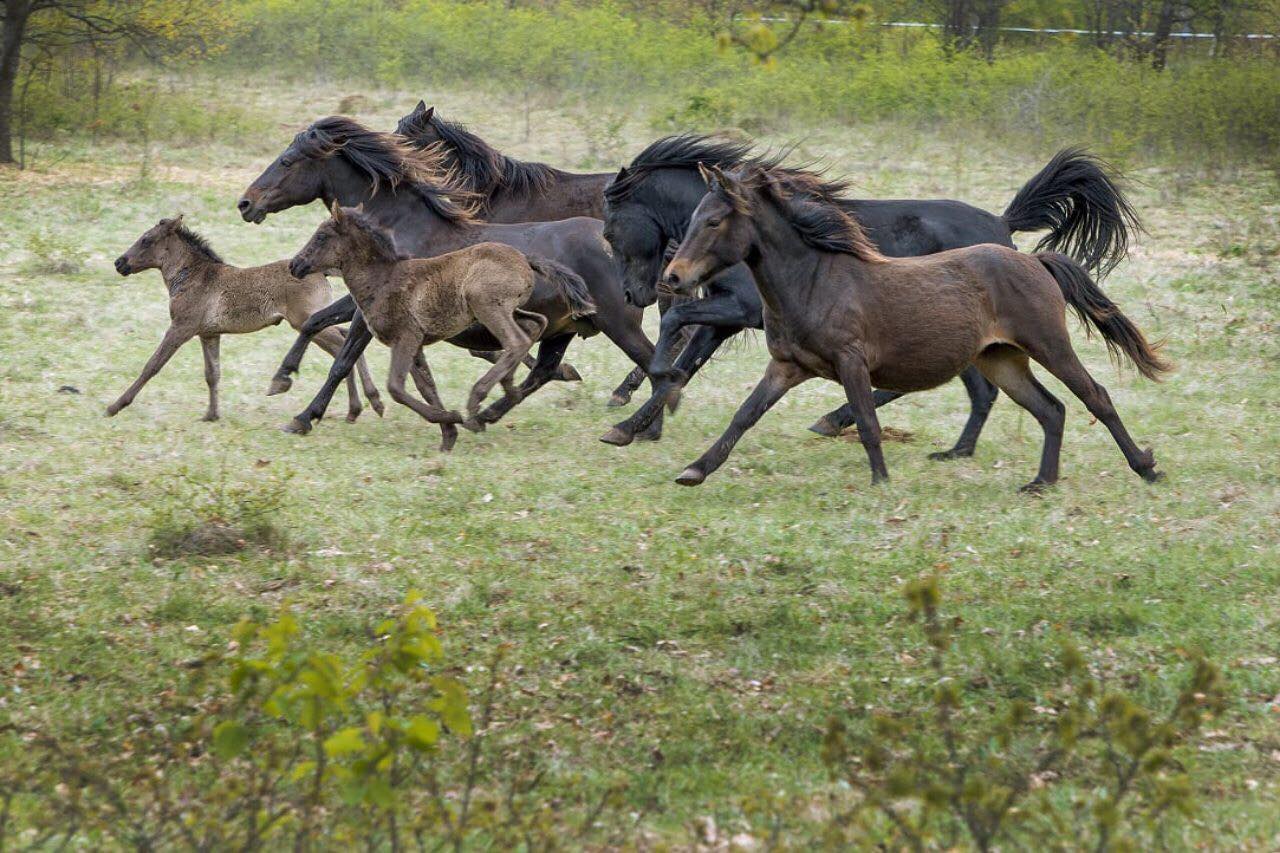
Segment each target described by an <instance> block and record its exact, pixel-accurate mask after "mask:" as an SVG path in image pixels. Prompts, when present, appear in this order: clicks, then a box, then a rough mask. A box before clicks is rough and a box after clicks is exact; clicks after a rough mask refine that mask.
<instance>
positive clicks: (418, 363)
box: [409, 348, 458, 453]
mask: <svg viewBox="0 0 1280 853" xmlns="http://www.w3.org/2000/svg"><path fill="white" fill-rule="evenodd" d="M409 375H410V376H412V377H413V384H414V385H415V386H417V388H418V393H419V394H421V395H422V399H424V400H426V401H427V404H428V405H431V406H435V407H437V408H440V409H443V408H444V401H443V400H442V399H441V398H440V392H439V391H437V390H436V378H435V377H434V376H432V375H431V367H430V366H429V365H428V364H427V358H426V356H424V355H423V354H422V349H421V348H419V349H418V351H417V353H415V354H414V356H413V367H411V368H410V369H409ZM457 441H458V427H457V425H456V424H451V423H447V424H446V423H442V424H440V452H441V453H448V452H449V451H450V450H453V445H454V444H456V443H457Z"/></svg>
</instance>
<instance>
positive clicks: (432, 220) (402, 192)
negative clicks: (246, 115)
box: [237, 116, 661, 435]
mask: <svg viewBox="0 0 1280 853" xmlns="http://www.w3.org/2000/svg"><path fill="white" fill-rule="evenodd" d="M474 198H475V197H474V195H473V194H471V193H470V192H469V191H468V190H466V189H465V188H464V187H462V186H459V185H458V184H456V183H454V182H453V181H452V180H451V179H450V176H449V175H447V174H444V173H442V172H440V171H439V163H438V159H437V158H436V157H435V156H434V155H433V154H432V152H429V151H420V150H417V149H415V148H413V147H412V146H410V145H408V144H407V143H405V141H404V140H403V138H402V137H399V136H395V135H393V134H386V133H377V132H375V131H372V130H369V129H368V128H365V127H364V126H363V125H361V124H359V123H357V122H355V121H354V120H352V119H349V118H345V117H342V116H331V117H329V118H324V119H320V120H319V121H317V122H315V123H314V124H312V125H311V126H310V127H308V128H307V129H306V130H304V131H302V132H301V133H299V134H298V135H297V137H295V139H294V140H293V142H291V143H290V144H289V146H288V147H286V148H285V150H284V151H283V152H281V154H280V155H279V156H278V157H277V158H276V159H275V160H274V161H273V162H272V163H271V165H269V166H268V167H267V168H266V170H265V171H264V172H263V173H262V174H261V175H260V176H259V177H258V178H257V179H255V180H254V181H253V183H252V184H250V185H249V187H248V189H246V190H245V193H244V195H243V197H242V198H241V199H240V202H239V204H238V205H237V206H238V208H239V210H240V213H241V216H243V217H244V219H245V220H246V221H249V222H261V221H262V220H263V219H264V218H265V217H266V216H267V215H268V214H270V213H275V212H277V211H280V210H285V209H286V208H290V207H294V206H296V205H299V204H309V203H310V202H313V201H316V200H322V201H323V202H324V203H325V204H326V205H332V204H333V202H335V201H337V202H338V203H339V204H341V205H342V206H344V207H355V206H356V205H359V204H362V203H363V205H364V210H365V212H366V213H367V214H368V215H369V216H370V217H371V218H372V219H373V221H374V222H376V223H377V224H378V225H379V226H381V227H382V228H385V229H386V230H387V231H388V232H389V233H390V235H391V237H392V239H393V240H394V241H395V245H396V247H397V249H398V250H399V251H400V252H402V253H404V254H406V255H408V256H410V257H433V256H435V255H439V254H443V253H445V252H450V251H454V250H456V249H460V248H463V247H465V246H469V245H472V244H474V243H482V242H490V241H491V242H497V243H505V244H507V245H509V246H512V247H514V248H516V249H519V250H520V251H522V252H524V253H526V254H528V255H535V256H539V257H544V258H547V259H549V260H552V261H556V262H558V263H561V264H564V265H565V266H566V267H568V268H569V269H570V270H572V271H573V272H575V273H577V274H578V275H579V276H581V278H582V279H583V281H585V282H586V284H587V287H588V289H589V290H590V294H591V299H592V301H593V302H594V303H595V306H596V313H595V315H594V316H593V317H592V323H593V325H594V327H595V328H596V329H598V330H599V331H601V332H603V333H604V335H605V336H606V337H608V338H609V339H610V340H611V341H613V342H614V343H615V344H616V345H617V346H618V347H619V348H620V349H621V350H622V351H623V352H624V353H626V355H627V357H628V358H630V359H631V360H632V361H633V362H634V363H635V364H636V365H638V366H641V367H644V368H646V369H647V368H648V365H649V363H650V361H651V360H652V357H653V344H652V342H651V341H650V340H649V339H648V338H647V337H646V336H645V334H644V330H643V329H642V328H641V325H640V323H641V319H642V309H640V308H638V307H635V306H631V305H627V304H626V302H625V300H624V297H623V292H622V285H621V281H620V277H619V274H618V268H617V264H616V263H615V261H614V260H613V257H612V256H611V253H610V251H609V247H608V245H607V244H606V243H605V242H604V239H603V237H602V236H601V230H602V227H603V226H602V224H601V222H600V221H599V220H597V219H589V218H586V217H576V218H572V219H564V220H560V221H557V222H530V223H518V224H498V223H484V222H479V221H477V220H476V219H475V207H474V206H473V205H471V202H472V201H473V200H474ZM342 302H343V300H340V301H339V303H335V304H334V305H332V306H330V307H329V308H328V309H325V310H324V311H322V312H319V315H318V316H317V317H315V318H313V321H312V322H308V324H307V327H308V330H311V329H318V328H322V327H323V326H325V325H332V324H334V323H338V322H343V319H344V316H346V317H350V318H351V323H352V325H351V329H350V331H349V332H348V337H347V342H346V344H345V345H344V346H343V350H342V353H341V354H340V355H339V357H338V359H337V360H336V361H335V362H334V366H333V368H332V369H331V370H330V371H329V376H328V378H327V379H326V381H325V384H324V386H323V388H322V389H321V390H320V392H319V394H317V396H316V398H315V399H314V400H312V402H311V403H310V404H309V405H308V406H307V408H306V409H304V410H303V411H302V412H301V413H300V414H299V415H298V416H297V417H296V418H294V419H293V421H292V422H291V424H290V428H291V429H292V430H293V431H297V432H306V431H308V430H309V429H310V428H311V424H312V423H313V422H314V421H316V420H319V419H320V418H321V417H322V416H323V414H324V411H325V409H326V408H327V406H328V404H329V400H330V399H331V398H332V396H333V392H334V390H335V389H336V388H337V386H338V384H340V383H341V381H342V380H343V378H344V377H345V376H346V374H347V373H348V372H349V371H350V369H351V366H352V365H353V364H354V362H355V359H356V358H357V357H358V356H359V355H360V354H361V353H362V352H363V351H364V348H365V347H366V346H367V345H368V343H369V340H370V338H371V335H370V333H369V331H368V328H367V325H366V324H365V323H364V321H363V318H361V317H360V316H359V315H358V313H357V312H356V311H355V303H354V300H346V302H347V304H346V305H342V304H341V303H342ZM571 340H572V335H563V336H559V337H556V338H549V339H546V340H544V341H543V342H542V344H540V345H539V349H538V360H537V363H536V365H535V367H534V369H533V371H532V372H531V373H530V374H529V376H528V377H526V379H525V381H524V382H523V383H522V384H521V388H522V390H523V393H524V395H525V396H527V395H528V394H530V393H532V392H533V391H534V390H536V389H537V388H540V387H541V386H542V385H544V384H545V383H546V382H547V381H549V380H550V379H551V378H552V377H553V376H554V374H555V370H556V368H557V366H558V365H559V362H560V359H561V358H562V357H563V356H564V351H565V348H566V347H567V346H568V344H569V342H570V341H571ZM300 344H301V348H302V349H304V350H305V347H306V342H305V340H301V341H300ZM297 349H298V345H297V344H295V350H297ZM294 355H295V352H294V351H293V350H291V351H290V357H293V356H294ZM297 356H298V360H299V361H300V358H301V356H300V353H298V354H297ZM287 365H288V359H286V365H283V366H282V368H281V370H282V371H285V370H286V367H287ZM286 375H287V374H286ZM415 378H417V377H416V376H415ZM501 403H502V401H498V402H496V403H494V404H493V406H490V407H489V409H486V410H485V414H483V415H482V420H483V421H484V422H486V423H491V422H492V421H493V420H496V418H497V417H500V416H501V415H502V414H503V413H505V411H504V410H502V409H501ZM660 430H661V422H660V421H655V423H654V428H653V434H655V435H656V434H658V433H659V432H660Z"/></svg>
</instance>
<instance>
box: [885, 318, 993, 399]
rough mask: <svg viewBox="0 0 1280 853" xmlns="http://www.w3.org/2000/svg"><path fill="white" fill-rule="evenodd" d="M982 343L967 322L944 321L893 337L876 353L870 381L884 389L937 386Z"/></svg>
mask: <svg viewBox="0 0 1280 853" xmlns="http://www.w3.org/2000/svg"><path fill="white" fill-rule="evenodd" d="M982 342H983V337H982V335H981V334H980V332H979V330H978V329H977V328H976V327H975V326H973V325H971V324H964V325H957V326H951V325H949V324H944V325H941V326H938V327H935V328H932V329H928V330H919V331H917V330H912V332H910V333H906V334H901V335H898V336H895V337H894V338H893V339H892V340H891V341H889V342H888V344H887V345H882V347H881V349H880V352H879V353H877V355H878V357H877V358H876V359H875V364H874V366H873V368H872V370H871V380H872V383H873V384H874V385H875V386H876V387H877V388H884V389H885V390H888V391H923V390H925V389H927V388H934V387H937V386H938V385H941V384H943V383H944V382H947V381H949V380H951V379H953V378H955V376H956V375H957V374H959V373H960V372H961V371H962V370H964V369H965V368H966V367H968V366H969V364H970V363H971V362H972V361H973V358H974V356H976V355H977V354H978V353H979V352H980V351H981V350H982Z"/></svg>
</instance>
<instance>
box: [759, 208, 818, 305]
mask: <svg viewBox="0 0 1280 853" xmlns="http://www.w3.org/2000/svg"><path fill="white" fill-rule="evenodd" d="M755 211H756V212H755V213H754V215H753V216H752V228H754V229H755V237H754V239H753V241H752V247H751V252H750V254H749V255H748V256H747V259H746V263H747V266H748V267H749V268H750V270H751V275H752V276H753V277H754V278H755V280H756V287H758V288H759V290H760V298H761V300H762V301H763V302H764V304H765V306H766V307H767V308H768V309H769V310H770V311H771V312H772V313H774V314H778V315H781V316H806V315H812V314H814V313H815V312H818V311H821V310H822V308H821V305H820V300H819V301H816V302H815V300H814V297H815V296H817V295H818V294H817V293H816V289H817V287H818V286H819V285H820V284H821V281H820V279H821V276H820V275H819V270H820V267H821V266H822V264H823V263H824V260H825V259H826V253H824V252H819V251H818V250H817V249H814V248H812V247H811V246H809V245H807V244H805V242H804V241H803V240H801V239H800V235H799V234H797V233H796V231H795V229H794V228H792V227H791V224H790V223H789V222H787V221H786V219H785V218H784V217H783V216H782V215H781V214H780V213H779V212H778V211H777V210H775V209H774V208H773V205H771V204H769V203H768V202H766V201H764V200H763V199H759V198H757V199H756V200H755Z"/></svg>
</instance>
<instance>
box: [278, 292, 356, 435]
mask: <svg viewBox="0 0 1280 853" xmlns="http://www.w3.org/2000/svg"><path fill="white" fill-rule="evenodd" d="M371 340H373V333H372V332H370V331H369V326H368V325H367V324H366V323H365V320H364V315H363V314H361V313H360V312H359V311H357V312H356V313H355V316H354V317H352V318H351V327H350V328H349V329H348V330H347V339H346V340H345V341H343V343H342V349H341V350H340V351H339V352H338V357H337V358H335V359H334V360H333V366H331V367H330V368H329V375H328V376H326V377H325V379H324V384H323V385H321V386H320V390H319V391H318V392H317V393H316V396H315V397H314V398H313V399H312V400H311V402H310V403H308V404H307V407H306V408H305V409H303V410H302V412H301V413H300V414H298V415H297V416H296V417H294V418H293V420H291V421H289V423H287V424H286V425H285V426H284V431H285V432H292V433H297V434H299V435H305V434H307V433H309V432H311V424H312V423H313V422H314V421H318V420H320V419H321V418H322V417H324V412H325V409H327V408H328V407H329V401H330V400H332V399H333V394H334V392H335V391H337V390H338V386H339V385H341V384H342V380H343V379H345V378H346V377H347V374H349V373H350V372H351V370H352V369H353V368H354V367H355V366H356V362H358V361H359V360H360V356H361V354H363V353H364V350H365V347H367V346H369V341H371Z"/></svg>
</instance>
